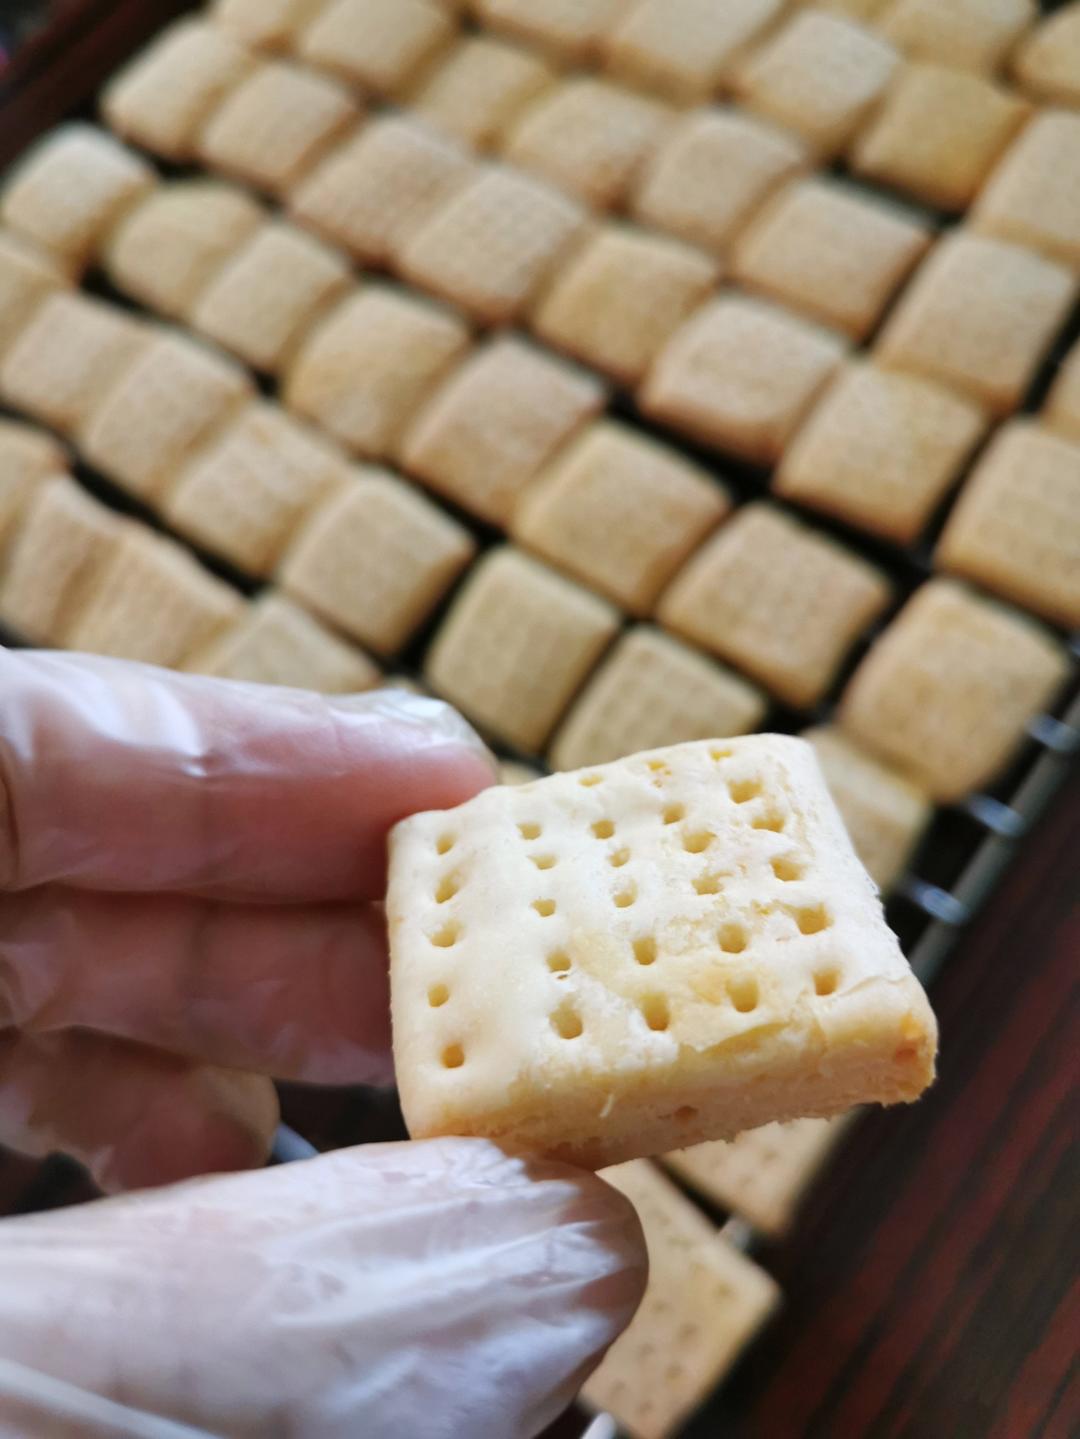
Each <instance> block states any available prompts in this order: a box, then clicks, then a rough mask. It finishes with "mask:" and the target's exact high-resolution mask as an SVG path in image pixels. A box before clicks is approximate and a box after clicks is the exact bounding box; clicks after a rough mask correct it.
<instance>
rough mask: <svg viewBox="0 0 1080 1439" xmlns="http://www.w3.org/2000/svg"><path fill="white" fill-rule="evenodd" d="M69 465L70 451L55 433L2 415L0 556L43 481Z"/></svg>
mask: <svg viewBox="0 0 1080 1439" xmlns="http://www.w3.org/2000/svg"><path fill="white" fill-rule="evenodd" d="M67 467H68V456H67V453H66V451H65V450H64V448H63V446H62V445H58V444H57V443H56V441H55V440H54V439H53V438H52V436H51V435H47V434H45V432H44V431H43V430H37V429H34V428H33V426H31V425H22V424H20V423H19V422H18V421H17V420H5V419H3V418H0V555H2V554H3V548H4V546H5V544H6V543H7V541H8V538H9V536H10V535H11V534H12V533H13V532H14V530H15V527H16V525H17V524H18V523H19V520H20V519H21V518H22V515H23V513H24V511H25V509H26V506H27V505H28V504H29V502H30V500H31V499H32V498H33V496H34V495H35V494H36V493H37V491H38V489H39V488H40V486H41V485H42V483H43V482H44V481H45V480H47V479H49V478H50V477H51V476H53V475H62V474H63V473H64V471H65V470H66V469H67Z"/></svg>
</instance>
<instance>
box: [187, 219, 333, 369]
mask: <svg viewBox="0 0 1080 1439" xmlns="http://www.w3.org/2000/svg"><path fill="white" fill-rule="evenodd" d="M352 283H353V279H352V267H351V266H350V265H349V263H348V261H347V260H346V259H345V257H344V256H343V255H342V254H340V252H339V251H337V250H332V249H330V247H329V246H328V245H324V244H323V243H322V241H321V240H318V239H316V237H315V236H314V235H309V234H307V232H306V231H304V230H301V229H300V228H299V227H298V226H296V225H292V224H289V223H288V222H287V221H281V220H272V221H270V222H269V223H267V224H265V225H263V226H262V227H261V228H260V229H259V230H258V232H257V233H256V234H255V235H253V236H252V237H251V239H250V240H249V242H248V243H247V244H246V245H244V246H243V247H242V248H239V249H238V251H237V253H236V254H235V255H234V256H233V257H232V258H231V260H230V261H229V263H228V264H226V265H225V266H224V267H223V268H222V269H221V270H220V271H219V272H218V274H217V275H216V276H215V278H214V280H213V282H212V283H211V284H210V285H209V286H208V287H207V288H206V289H205V290H204V291H203V293H202V295H201V296H200V297H199V302H198V304H197V305H195V307H194V309H193V310H192V312H191V317H190V318H191V323H192V325H193V326H194V328H195V329H197V330H200V331H201V332H202V333H203V334H204V335H207V336H209V338H210V339H212V340H216V341H217V342H218V344H219V345H221V346H223V347H224V348H225V349H226V350H231V351H232V353H233V354H234V355H238V356H239V357H240V358H241V359H242V360H246V361H247V363H248V364H249V365H251V366H253V367H254V368H255V369H257V370H262V371H264V372H266V373H268V374H274V373H275V372H276V371H277V370H279V369H280V368H281V367H282V366H283V365H284V364H285V362H286V360H287V359H288V358H289V357H290V355H291V354H292V352H293V350H294V348H295V346H296V345H297V343H298V342H299V341H300V340H301V339H302V337H303V336H304V334H305V332H306V331H307V329H308V328H309V326H310V325H311V324H312V323H313V322H314V321H315V320H316V319H317V317H318V316H319V315H320V314H321V312H322V311H323V310H324V309H325V308H326V307H327V306H328V305H331V304H333V302H334V301H335V300H337V299H339V298H340V297H341V296H343V295H344V294H345V293H346V291H347V290H348V289H349V288H350V286H351V285H352Z"/></svg>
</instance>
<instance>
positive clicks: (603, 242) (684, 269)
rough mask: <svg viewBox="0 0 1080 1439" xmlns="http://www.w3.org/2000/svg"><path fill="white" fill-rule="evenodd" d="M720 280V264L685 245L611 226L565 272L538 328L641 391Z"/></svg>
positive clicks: (541, 309) (539, 315) (539, 312)
mask: <svg viewBox="0 0 1080 1439" xmlns="http://www.w3.org/2000/svg"><path fill="white" fill-rule="evenodd" d="M719 274H720V266H719V265H718V264H717V263H716V261H715V260H713V259H712V258H711V257H710V256H709V255H707V254H705V253H703V252H702V251H700V250H697V249H692V248H691V247H690V246H689V245H685V244H683V242H682V241H681V240H675V239H669V238H668V237H666V236H663V235H652V234H650V233H649V232H648V231H647V230H639V229H637V228H636V227H633V226H629V225H621V224H616V223H614V222H609V223H607V224H605V225H603V226H601V227H599V228H598V229H597V230H596V231H595V232H594V233H593V234H592V235H590V236H589V237H588V239H586V240H585V242H584V243H583V244H582V246H581V248H580V249H579V250H578V251H576V253H575V254H573V255H572V256H571V257H570V258H569V259H568V260H567V261H566V263H565V264H564V265H563V266H562V267H561V269H560V271H559V273H558V275H556V277H555V279H554V281H553V283H552V285H551V287H550V288H549V289H548V291H547V292H546V294H545V295H544V297H543V298H542V300H541V302H540V304H539V306H538V307H537V309H536V312H535V314H534V316H533V322H532V328H533V329H534V330H535V331H536V333H537V334H538V335H539V336H540V337H541V338H542V339H545V340H548V341H549V342H550V343H551V344H553V345H557V346H558V347H559V348H560V349H562V350H566V351H568V352H569V353H570V354H571V355H574V356H576V358H578V359H579V360H583V361H584V362H585V363H586V364H589V365H592V366H593V367H595V368H596V369H598V370H602V371H603V372H604V373H605V374H608V375H612V376H613V377H614V378H615V379H617V380H621V381H622V382H623V383H624V384H626V385H634V384H636V383H637V382H638V381H639V380H640V379H641V378H642V376H643V375H644V374H645V371H646V370H647V369H648V367H649V365H650V364H651V362H652V361H653V359H654V358H655V357H656V355H657V353H658V352H659V350H660V349H661V347H662V346H663V345H664V343H665V341H667V340H668V338H669V337H670V336H671V334H672V333H673V331H675V330H676V329H677V328H678V327H679V325H680V324H681V323H682V321H683V320H684V319H685V318H686V316H687V315H688V314H690V313H691V311H693V310H694V309H696V307H697V306H698V305H699V304H700V303H701V301H702V300H704V299H705V297H706V296H707V295H708V294H709V292H710V291H711V290H712V288H713V286H714V284H715V283H716V280H717V279H718V277H719Z"/></svg>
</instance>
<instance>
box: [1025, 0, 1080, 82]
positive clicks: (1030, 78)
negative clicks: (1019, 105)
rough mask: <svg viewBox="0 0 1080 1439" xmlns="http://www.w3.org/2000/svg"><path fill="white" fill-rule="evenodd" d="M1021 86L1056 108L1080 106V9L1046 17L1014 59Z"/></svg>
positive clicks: (1065, 9) (1072, 7) (1064, 8)
mask: <svg viewBox="0 0 1080 1439" xmlns="http://www.w3.org/2000/svg"><path fill="white" fill-rule="evenodd" d="M1012 71H1013V75H1014V76H1015V78H1016V79H1017V80H1018V81H1019V83H1020V84H1021V86H1022V87H1023V88H1024V89H1025V90H1027V91H1028V92H1029V93H1030V94H1032V95H1035V96H1037V97H1038V98H1039V99H1040V100H1044V101H1049V102H1050V103H1052V104H1055V105H1073V106H1076V105H1080V8H1078V7H1077V6H1076V5H1063V6H1062V7H1061V9H1060V10H1057V11H1053V12H1051V13H1050V14H1048V15H1044V16H1043V18H1042V20H1040V22H1039V24H1038V25H1036V26H1035V27H1034V29H1032V30H1031V31H1030V32H1029V33H1028V36H1027V38H1026V39H1025V40H1024V42H1023V43H1022V44H1021V45H1020V46H1019V47H1018V49H1017V51H1016V54H1015V55H1014V56H1013V62H1012Z"/></svg>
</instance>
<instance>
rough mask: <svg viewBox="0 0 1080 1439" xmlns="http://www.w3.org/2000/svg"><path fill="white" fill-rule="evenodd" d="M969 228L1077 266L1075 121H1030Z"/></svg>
mask: <svg viewBox="0 0 1080 1439" xmlns="http://www.w3.org/2000/svg"><path fill="white" fill-rule="evenodd" d="M971 226H972V228H973V229H974V230H978V231H979V232H980V233H982V234H984V235H997V236H998V237H999V238H1000V239H1003V240H1013V241H1015V242H1016V244H1018V245H1029V246H1030V247H1031V248H1032V249H1033V250H1038V251H1040V253H1042V254H1043V255H1046V256H1048V257H1049V258H1050V259H1052V260H1060V261H1061V262H1062V263H1063V264H1066V265H1071V266H1072V267H1073V268H1074V269H1075V268H1076V267H1077V266H1080V115H1078V114H1070V113H1069V112H1068V111H1066V110H1044V111H1043V112H1042V113H1041V114H1039V115H1036V117H1035V118H1034V119H1033V120H1032V121H1031V123H1030V124H1029V125H1028V126H1027V127H1026V128H1025V129H1024V131H1023V133H1022V134H1021V135H1020V138H1019V139H1018V140H1017V141H1016V142H1015V143H1014V144H1013V145H1012V146H1011V148H1010V149H1009V150H1008V152H1007V153H1006V155H1005V156H1004V158H1003V159H1002V160H1001V162H1000V163H999V164H998V166H997V168H996V169H995V170H994V173H993V174H992V175H991V176H990V179H989V180H988V181H987V183H986V185H985V187H984V188H983V190H982V192H981V193H980V195H979V198H978V200H977V201H976V202H975V206H974V208H973V209H972V212H971Z"/></svg>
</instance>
